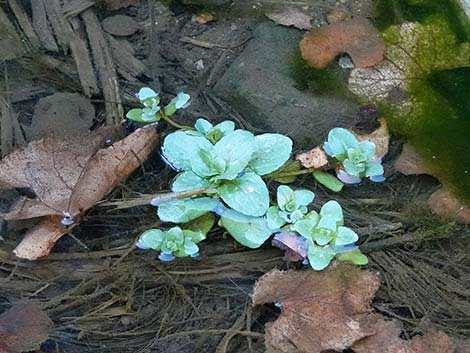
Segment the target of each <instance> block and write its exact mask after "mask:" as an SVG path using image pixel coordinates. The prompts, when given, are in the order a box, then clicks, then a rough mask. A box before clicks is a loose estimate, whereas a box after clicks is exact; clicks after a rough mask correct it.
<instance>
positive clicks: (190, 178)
mask: <svg viewBox="0 0 470 353" xmlns="http://www.w3.org/2000/svg"><path fill="white" fill-rule="evenodd" d="M209 187H211V183H210V182H209V181H207V180H206V179H203V178H201V177H200V176H198V175H196V174H194V173H193V172H191V171H188V172H183V173H180V174H178V175H177V176H176V178H175V180H174V181H173V184H172V186H171V190H172V191H173V192H180V191H188V190H194V189H204V188H209Z"/></svg>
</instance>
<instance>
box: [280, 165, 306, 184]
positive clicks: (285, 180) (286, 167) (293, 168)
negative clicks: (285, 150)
mask: <svg viewBox="0 0 470 353" xmlns="http://www.w3.org/2000/svg"><path fill="white" fill-rule="evenodd" d="M300 169H302V166H301V164H300V161H297V160H295V161H292V160H289V161H287V162H286V163H285V164H284V165H283V166H282V167H281V168H280V169H279V170H278V171H276V173H274V174H273V180H274V181H277V182H278V183H281V184H290V183H293V182H294V181H296V180H297V176H295V175H291V176H284V177H283V176H276V174H281V173H289V172H297V171H299V170H300Z"/></svg>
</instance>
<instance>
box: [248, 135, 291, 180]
mask: <svg viewBox="0 0 470 353" xmlns="http://www.w3.org/2000/svg"><path fill="white" fill-rule="evenodd" d="M255 141H256V150H255V152H254V153H253V157H252V159H251V160H250V163H249V164H248V166H249V167H250V168H251V169H252V170H253V171H254V172H255V173H256V174H258V175H265V174H268V173H271V172H274V171H275V170H277V169H279V168H280V167H282V165H283V164H284V163H285V162H286V161H287V160H288V159H289V157H290V155H291V153H292V140H291V139H290V138H288V137H287V136H284V135H280V134H262V135H258V136H256V137H255Z"/></svg>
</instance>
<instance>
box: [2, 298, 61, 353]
mask: <svg viewBox="0 0 470 353" xmlns="http://www.w3.org/2000/svg"><path fill="white" fill-rule="evenodd" d="M51 327H52V321H51V320H49V318H48V317H47V314H46V313H45V312H44V311H42V310H41V309H39V308H38V307H37V306H35V305H32V304H18V305H14V306H13V307H11V308H10V310H8V311H6V312H4V313H3V314H1V315H0V352H2V353H20V352H29V351H32V350H36V349H39V346H40V345H41V343H42V342H44V341H45V340H46V339H47V337H48V336H49V330H50V329H51Z"/></svg>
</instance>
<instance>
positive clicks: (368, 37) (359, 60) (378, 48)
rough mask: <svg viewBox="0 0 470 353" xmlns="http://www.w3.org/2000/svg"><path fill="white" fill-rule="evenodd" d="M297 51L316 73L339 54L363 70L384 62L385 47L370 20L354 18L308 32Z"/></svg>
mask: <svg viewBox="0 0 470 353" xmlns="http://www.w3.org/2000/svg"><path fill="white" fill-rule="evenodd" d="M300 51H301V53H302V57H303V58H304V59H305V61H307V62H308V63H309V64H310V65H311V66H312V67H314V68H316V69H324V68H326V67H327V66H328V65H329V64H330V63H331V62H332V61H333V60H334V59H335V58H336V57H337V56H338V55H340V54H342V53H347V54H349V56H350V57H351V59H352V61H353V63H354V65H355V66H356V67H360V68H364V67H371V66H374V65H377V64H379V63H380V62H381V61H382V60H383V58H384V51H385V43H384V41H383V39H382V37H381V35H380V32H379V31H378V30H377V29H376V28H375V27H374V26H373V25H372V23H371V22H370V21H369V20H367V19H365V18H362V17H354V18H352V19H350V20H347V21H341V22H336V23H332V24H329V25H326V26H323V27H320V28H315V29H312V30H310V31H309V32H307V33H306V34H305V36H304V38H303V39H302V41H301V42H300Z"/></svg>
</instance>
